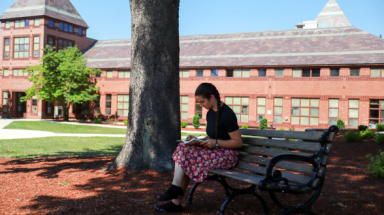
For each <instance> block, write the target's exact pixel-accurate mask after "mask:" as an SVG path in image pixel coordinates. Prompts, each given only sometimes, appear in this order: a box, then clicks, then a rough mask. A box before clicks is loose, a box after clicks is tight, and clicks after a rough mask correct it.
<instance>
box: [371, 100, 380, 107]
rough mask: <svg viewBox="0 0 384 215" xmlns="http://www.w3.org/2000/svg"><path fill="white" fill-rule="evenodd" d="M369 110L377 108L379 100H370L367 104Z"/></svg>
mask: <svg viewBox="0 0 384 215" xmlns="http://www.w3.org/2000/svg"><path fill="white" fill-rule="evenodd" d="M369 108H379V100H371V101H370V102H369Z"/></svg>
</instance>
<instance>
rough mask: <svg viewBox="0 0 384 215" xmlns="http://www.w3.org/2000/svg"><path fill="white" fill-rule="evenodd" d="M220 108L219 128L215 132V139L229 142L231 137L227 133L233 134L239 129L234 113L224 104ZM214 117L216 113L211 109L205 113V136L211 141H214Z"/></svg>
mask: <svg viewBox="0 0 384 215" xmlns="http://www.w3.org/2000/svg"><path fill="white" fill-rule="evenodd" d="M222 103H223V106H221V108H220V118H219V127H218V132H217V137H218V138H217V139H221V140H230V139H231V137H230V136H229V134H228V133H230V132H234V131H236V130H238V129H239V125H238V124H237V118H236V114H235V112H233V110H232V109H231V108H230V107H228V105H226V104H225V103H224V102H222ZM216 115H217V112H216V111H214V110H213V109H212V108H211V109H209V111H208V113H207V123H208V125H207V130H206V131H207V134H208V136H209V137H210V138H211V139H216V132H215V129H216Z"/></svg>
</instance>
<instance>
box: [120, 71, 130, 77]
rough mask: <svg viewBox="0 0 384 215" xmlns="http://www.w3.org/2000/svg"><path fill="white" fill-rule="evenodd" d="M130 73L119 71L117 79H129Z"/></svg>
mask: <svg viewBox="0 0 384 215" xmlns="http://www.w3.org/2000/svg"><path fill="white" fill-rule="evenodd" d="M130 77H131V71H129V70H128V71H119V78H130Z"/></svg>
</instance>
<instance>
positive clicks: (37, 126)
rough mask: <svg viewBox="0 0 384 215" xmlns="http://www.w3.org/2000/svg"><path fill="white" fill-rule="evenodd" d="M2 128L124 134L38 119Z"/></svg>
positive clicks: (115, 130)
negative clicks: (39, 120)
mask: <svg viewBox="0 0 384 215" xmlns="http://www.w3.org/2000/svg"><path fill="white" fill-rule="evenodd" d="M4 129H25V130H38V131H49V132H54V133H76V134H125V132H126V129H124V128H107V127H98V126H90V125H76V124H75V125H71V124H64V123H54V122H38V121H15V122H12V123H11V124H9V125H8V126H6V127H5V128H4ZM188 135H195V136H199V135H201V136H206V134H202V133H201V134H200V133H184V132H182V133H181V136H188Z"/></svg>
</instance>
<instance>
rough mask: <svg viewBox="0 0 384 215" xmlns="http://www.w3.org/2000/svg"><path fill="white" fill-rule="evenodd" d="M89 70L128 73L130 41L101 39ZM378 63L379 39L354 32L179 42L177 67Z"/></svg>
mask: <svg viewBox="0 0 384 215" xmlns="http://www.w3.org/2000/svg"><path fill="white" fill-rule="evenodd" d="M85 56H88V65H89V66H90V67H95V68H130V66H131V65H130V57H131V40H130V39H125V40H101V41H98V42H97V43H96V44H95V45H94V46H93V47H92V48H91V49H90V50H89V51H87V52H86V53H85ZM344 64H384V40H383V39H381V38H379V37H376V36H374V35H372V34H369V33H367V32H364V31H362V30H360V29H357V28H354V27H342V28H317V29H293V30H285V31H264V32H251V33H234V34H215V35H196V36H182V37H180V67H216V66H227V67H236V66H290V65H292V66H294V65H344Z"/></svg>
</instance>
